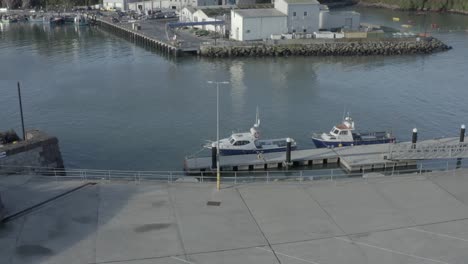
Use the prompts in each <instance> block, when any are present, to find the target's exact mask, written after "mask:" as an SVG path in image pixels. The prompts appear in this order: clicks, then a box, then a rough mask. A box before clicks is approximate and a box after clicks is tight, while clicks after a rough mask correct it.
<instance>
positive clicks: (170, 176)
mask: <svg viewBox="0 0 468 264" xmlns="http://www.w3.org/2000/svg"><path fill="white" fill-rule="evenodd" d="M169 179H170V181H169V182H170V183H172V171H170V172H169Z"/></svg>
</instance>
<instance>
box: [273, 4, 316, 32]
mask: <svg viewBox="0 0 468 264" xmlns="http://www.w3.org/2000/svg"><path fill="white" fill-rule="evenodd" d="M320 6H321V5H320V3H319V2H318V1H317V0H275V9H277V10H278V11H281V12H282V13H284V14H286V15H287V17H288V33H312V32H315V31H318V30H319V29H320Z"/></svg>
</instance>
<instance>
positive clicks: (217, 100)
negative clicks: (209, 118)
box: [208, 81, 229, 191]
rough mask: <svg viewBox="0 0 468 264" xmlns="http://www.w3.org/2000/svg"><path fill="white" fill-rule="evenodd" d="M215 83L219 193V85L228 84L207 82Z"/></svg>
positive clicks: (218, 182)
mask: <svg viewBox="0 0 468 264" xmlns="http://www.w3.org/2000/svg"><path fill="white" fill-rule="evenodd" d="M208 83H216V189H217V190H218V191H219V189H220V185H221V172H220V167H219V84H228V83H229V82H226V81H224V82H215V81H208Z"/></svg>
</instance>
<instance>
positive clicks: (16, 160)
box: [0, 130, 64, 174]
mask: <svg viewBox="0 0 468 264" xmlns="http://www.w3.org/2000/svg"><path fill="white" fill-rule="evenodd" d="M26 166H29V167H37V168H49V169H63V168H64V166H63V160H62V154H61V153H60V148H59V144H58V139H57V138H56V137H52V136H49V135H47V134H45V133H43V132H41V131H38V130H31V131H28V132H27V133H26V140H25V141H18V142H16V143H15V144H13V143H10V144H6V145H2V146H0V174H6V173H16V172H21V171H24V170H26V169H24V167H26ZM27 171H28V172H29V171H30V169H27ZM33 171H34V170H33Z"/></svg>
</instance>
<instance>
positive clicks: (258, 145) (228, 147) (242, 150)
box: [204, 112, 296, 156]
mask: <svg viewBox="0 0 468 264" xmlns="http://www.w3.org/2000/svg"><path fill="white" fill-rule="evenodd" d="M259 127H260V119H259V117H258V112H257V118H256V122H255V124H254V125H253V127H252V128H250V131H249V132H245V133H233V134H232V135H231V136H230V137H229V138H224V139H220V140H219V142H216V141H214V142H209V143H208V144H206V145H205V146H204V147H205V148H208V149H211V148H212V146H216V145H217V143H219V154H220V155H223V156H227V155H241V154H260V153H268V152H283V151H286V147H287V138H279V139H260V129H259ZM290 140H291V149H296V142H295V141H294V140H293V139H290Z"/></svg>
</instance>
